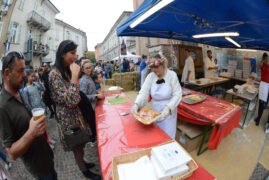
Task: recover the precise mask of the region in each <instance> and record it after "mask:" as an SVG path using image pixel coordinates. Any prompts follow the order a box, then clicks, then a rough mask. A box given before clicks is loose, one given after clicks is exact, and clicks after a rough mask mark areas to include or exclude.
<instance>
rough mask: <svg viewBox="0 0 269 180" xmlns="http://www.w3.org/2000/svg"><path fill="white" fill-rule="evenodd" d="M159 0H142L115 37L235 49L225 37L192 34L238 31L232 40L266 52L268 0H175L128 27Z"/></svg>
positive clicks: (267, 43) (267, 45) (268, 44)
mask: <svg viewBox="0 0 269 180" xmlns="http://www.w3.org/2000/svg"><path fill="white" fill-rule="evenodd" d="M160 1H161V0H145V1H144V2H143V3H142V4H141V5H140V6H139V7H138V8H137V9H136V10H135V11H134V12H133V13H132V14H131V15H130V16H129V18H128V19H127V20H126V21H125V22H124V23H123V24H121V25H120V26H119V27H118V28H117V35H118V36H142V37H157V38H167V39H177V40H183V41H191V42H197V43H203V44H208V45H212V46H217V47H224V48H236V46H235V45H233V44H231V43H230V42H229V41H227V40H226V39H225V38H224V37H218V38H216V37H214V38H204V39H194V38H192V35H195V34H204V33H214V32H238V33H239V34H240V36H239V37H232V39H233V40H235V41H236V42H237V43H239V44H240V45H241V46H242V47H241V48H246V49H259V50H269V0H175V1H174V2H172V3H170V4H169V5H167V6H165V7H164V8H162V9H161V10H159V11H157V12H156V13H154V14H153V15H151V16H150V17H148V18H147V19H145V20H144V21H143V22H142V23H140V24H138V25H137V26H136V27H134V28H130V24H131V23H132V22H134V21H135V20H136V19H137V18H138V17H140V16H141V15H143V14H144V13H145V12H146V11H147V10H149V9H150V8H151V7H153V6H154V5H155V4H157V3H158V2H160Z"/></svg>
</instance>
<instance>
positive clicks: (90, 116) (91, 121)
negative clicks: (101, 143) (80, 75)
mask: <svg viewBox="0 0 269 180" xmlns="http://www.w3.org/2000/svg"><path fill="white" fill-rule="evenodd" d="M79 94H80V98H81V100H80V102H79V103H78V107H79V109H80V111H81V113H82V116H83V118H84V121H85V122H86V123H87V124H88V125H89V127H90V129H91V131H92V135H93V136H96V122H95V111H94V110H93V108H92V105H91V103H90V101H89V99H88V98H87V96H86V95H85V94H84V93H83V92H82V91H79Z"/></svg>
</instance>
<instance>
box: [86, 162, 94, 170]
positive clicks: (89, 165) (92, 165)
mask: <svg viewBox="0 0 269 180" xmlns="http://www.w3.org/2000/svg"><path fill="white" fill-rule="evenodd" d="M85 164H86V167H87V169H91V168H93V167H94V166H95V164H94V163H86V162H85Z"/></svg>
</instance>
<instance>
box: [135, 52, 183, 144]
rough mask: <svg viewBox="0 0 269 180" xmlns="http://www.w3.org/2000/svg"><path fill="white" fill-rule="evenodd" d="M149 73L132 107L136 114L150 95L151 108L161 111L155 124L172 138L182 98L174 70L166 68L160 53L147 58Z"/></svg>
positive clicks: (173, 137) (164, 60)
mask: <svg viewBox="0 0 269 180" xmlns="http://www.w3.org/2000/svg"><path fill="white" fill-rule="evenodd" d="M146 63H147V66H149V67H150V69H151V71H152V72H151V73H150V74H149V75H148V76H147V78H146V80H145V82H144V84H143V86H142V88H141V90H140V92H139V94H138V96H137V98H136V100H135V103H134V105H133V107H132V113H133V114H136V113H137V112H138V111H139V110H140V109H142V108H143V107H144V106H145V105H146V104H147V103H148V99H149V95H151V97H152V109H153V110H155V111H157V112H159V113H161V117H160V118H159V119H158V120H157V121H156V124H157V125H158V126H159V127H160V128H161V129H162V130H163V131H164V132H165V133H166V134H168V135H169V136H170V137H171V138H172V139H175V136H176V124H177V106H178V104H179V102H180V100H181V98H182V90H181V87H180V84H179V81H178V77H177V75H176V73H175V72H174V71H171V70H169V69H167V60H166V59H165V58H161V56H160V55H157V56H155V58H153V59H148V60H147V62H146Z"/></svg>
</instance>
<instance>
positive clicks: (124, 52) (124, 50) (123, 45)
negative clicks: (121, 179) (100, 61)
mask: <svg viewBox="0 0 269 180" xmlns="http://www.w3.org/2000/svg"><path fill="white" fill-rule="evenodd" d="M126 39H127V38H126V37H120V54H121V55H127V47H126Z"/></svg>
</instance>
